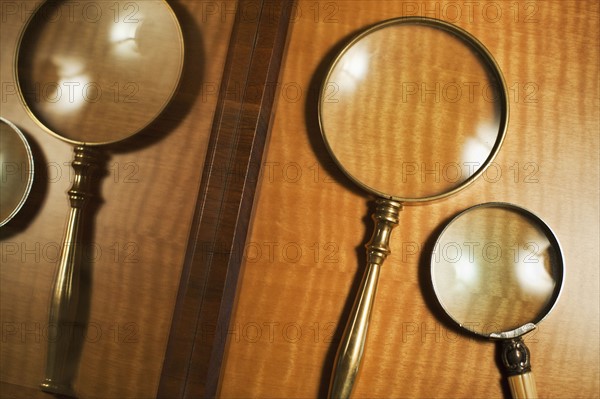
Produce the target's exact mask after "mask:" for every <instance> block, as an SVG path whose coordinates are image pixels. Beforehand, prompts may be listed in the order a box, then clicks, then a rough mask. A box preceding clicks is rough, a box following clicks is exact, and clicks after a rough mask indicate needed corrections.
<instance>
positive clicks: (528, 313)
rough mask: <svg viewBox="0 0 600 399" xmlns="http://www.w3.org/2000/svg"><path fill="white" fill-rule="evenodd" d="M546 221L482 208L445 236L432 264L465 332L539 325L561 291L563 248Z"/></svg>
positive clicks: (444, 300) (443, 299) (445, 302)
mask: <svg viewBox="0 0 600 399" xmlns="http://www.w3.org/2000/svg"><path fill="white" fill-rule="evenodd" d="M540 223H541V222H539V221H537V220H535V219H533V217H532V216H531V215H529V214H526V213H525V212H524V211H523V212H521V211H519V209H517V208H512V207H508V206H505V205H491V206H478V207H474V208H471V209H470V210H467V211H465V212H464V213H462V214H460V215H459V216H458V217H456V218H455V219H454V220H453V221H452V222H451V223H450V224H449V225H448V226H447V227H446V229H445V230H444V231H443V233H442V234H441V235H440V237H439V239H438V241H437V243H436V246H435V249H434V253H433V255H432V260H431V265H432V266H431V267H432V268H431V274H432V280H433V286H434V289H435V293H436V295H437V298H438V300H439V302H440V304H441V305H442V307H443V308H444V309H445V310H446V312H447V313H448V314H449V315H450V316H451V317H452V318H453V319H454V320H455V321H456V322H457V323H459V324H460V325H462V326H463V327H464V328H466V329H468V330H470V331H472V332H475V333H478V334H482V335H489V334H490V333H499V332H507V331H511V330H513V329H515V328H518V327H521V326H523V325H525V324H527V323H534V324H535V323H537V322H539V321H540V320H541V319H542V318H543V317H544V316H545V315H546V314H547V313H548V311H549V310H550V308H551V306H552V305H553V304H554V302H555V300H556V299H557V295H558V291H559V290H560V287H561V283H562V277H563V265H562V260H561V259H562V258H561V255H560V252H559V249H558V250H557V248H558V244H557V243H555V240H554V239H552V238H551V237H550V234H551V233H550V232H549V231H548V230H547V229H545V228H542V225H541V224H540Z"/></svg>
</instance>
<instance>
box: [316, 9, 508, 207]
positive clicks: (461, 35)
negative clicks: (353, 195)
mask: <svg viewBox="0 0 600 399" xmlns="http://www.w3.org/2000/svg"><path fill="white" fill-rule="evenodd" d="M407 24H414V25H425V26H429V27H433V28H437V29H440V30H443V31H445V32H447V33H450V34H452V35H454V36H455V37H457V38H458V39H459V40H461V41H462V42H463V43H465V44H466V45H468V46H470V47H471V48H472V49H473V50H475V51H476V52H477V54H479V56H480V57H481V58H482V63H484V61H485V67H486V70H487V71H488V72H489V73H491V74H492V76H493V78H494V79H495V80H496V81H497V82H498V89H499V90H498V101H499V103H500V108H501V111H500V122H499V130H498V136H497V138H496V142H495V143H494V146H493V147H492V150H491V152H490V154H489V155H488V157H487V159H486V160H485V162H484V163H483V164H482V165H481V166H480V167H479V168H478V169H477V170H476V171H475V173H473V174H472V175H471V176H469V177H468V178H467V179H466V180H465V181H463V182H462V183H461V184H459V185H457V186H456V187H454V188H452V189H450V190H448V191H445V192H442V193H440V194H435V195H431V196H424V197H418V198H409V197H399V196H394V195H391V194H389V193H384V192H382V191H379V190H377V189H375V188H373V187H370V186H368V185H366V184H365V183H363V182H361V181H360V180H359V179H358V178H356V177H354V176H353V175H352V174H351V173H350V172H348V170H347V169H346V168H345V167H344V166H343V165H342V163H341V162H340V161H339V159H338V158H337V157H336V155H335V152H334V151H333V149H332V148H331V146H330V145H329V141H328V140H327V134H326V132H325V129H324V126H323V119H324V117H323V101H324V98H325V96H326V90H327V83H328V82H329V78H330V76H331V74H332V72H333V70H334V69H335V67H336V66H337V64H338V62H339V61H340V60H341V59H342V58H343V57H344V55H346V53H347V52H348V51H349V50H350V48H352V46H354V45H355V44H356V43H358V42H359V41H360V40H362V39H363V38H365V37H366V36H368V35H370V34H371V33H373V32H375V31H378V30H380V29H383V28H386V27H388V26H390V25H407ZM318 119H319V128H320V130H321V137H322V138H323V141H324V143H325V147H326V148H327V151H328V152H329V154H330V155H331V157H332V158H333V161H334V162H335V163H336V165H337V166H338V167H339V168H340V169H341V170H342V171H343V172H344V174H345V175H346V176H348V177H349V178H350V180H352V181H353V182H354V183H356V184H357V185H358V186H359V187H361V188H363V189H364V190H366V191H367V192H369V193H371V194H374V195H376V196H378V197H382V198H388V199H391V200H394V201H399V202H403V203H423V202H432V201H437V200H439V199H442V198H446V197H449V196H451V195H453V194H456V193H457V192H459V191H461V190H463V189H464V188H465V187H467V186H469V185H470V184H471V183H473V182H474V181H475V180H477V178H478V177H479V176H481V175H482V174H483V172H484V171H485V169H486V168H487V167H488V166H489V165H490V164H491V163H492V161H493V160H494V159H495V158H496V155H497V154H498V152H499V151H500V147H501V146H502V143H503V142H504V137H505V136H506V131H507V129H508V119H509V104H508V88H507V86H506V81H505V79H504V75H503V74H502V71H501V70H500V66H499V65H498V63H497V62H496V60H495V59H494V57H493V56H492V54H491V53H490V52H489V50H488V49H487V48H486V47H485V46H484V45H483V44H482V43H481V42H480V41H479V40H478V39H477V38H476V37H475V36H473V35H471V34H470V33H469V32H467V31H466V30H464V29H462V28H459V27H458V26H455V25H453V24H451V23H448V22H445V21H442V20H439V19H435V18H429V17H398V18H392V19H388V20H385V21H383V22H379V23H377V24H375V25H373V26H371V27H370V28H367V29H366V30H364V31H362V32H361V33H360V34H358V35H357V36H356V37H354V38H353V39H352V40H351V41H350V42H349V43H348V44H347V45H346V46H344V48H343V49H342V50H341V51H340V53H339V54H338V55H337V56H336V58H335V59H334V61H333V63H332V64H331V66H330V67H329V70H328V71H327V76H326V77H325V79H324V80H323V82H322V84H321V88H320V92H319V101H318Z"/></svg>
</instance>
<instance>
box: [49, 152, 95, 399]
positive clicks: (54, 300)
mask: <svg viewBox="0 0 600 399" xmlns="http://www.w3.org/2000/svg"><path fill="white" fill-rule="evenodd" d="M98 156H99V154H97V153H96V151H94V150H92V149H91V148H89V147H84V146H78V147H76V148H75V157H74V160H73V163H72V164H71V165H72V167H73V170H74V171H75V178H74V181H73V185H72V187H71V189H70V190H69V200H70V203H71V210H70V212H69V218H68V221H67V227H66V230H65V238H64V241H63V245H62V249H61V254H60V260H59V263H58V270H57V272H56V277H55V279H54V285H53V288H52V297H51V300H50V311H49V317H48V327H49V328H51V329H52V330H53V331H54V334H53V335H54V336H53V337H52V339H48V354H47V358H46V375H45V378H44V381H43V382H42V383H41V384H40V387H41V389H42V390H43V391H46V392H52V393H56V394H61V395H73V392H72V389H71V379H72V377H73V376H72V375H71V374H72V372H73V368H72V365H70V364H69V354H70V352H69V347H70V346H71V342H72V335H73V328H74V325H75V322H76V316H77V306H78V303H79V272H80V264H81V261H82V255H83V242H82V233H83V222H84V209H85V207H86V205H87V203H88V202H89V198H90V196H91V194H90V190H91V187H90V186H91V180H92V175H93V174H94V169H95V168H96V164H97V161H98Z"/></svg>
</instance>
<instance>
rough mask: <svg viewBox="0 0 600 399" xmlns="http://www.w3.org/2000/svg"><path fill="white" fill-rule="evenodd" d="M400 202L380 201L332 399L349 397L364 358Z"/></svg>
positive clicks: (337, 361) (337, 364)
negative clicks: (373, 309)
mask: <svg viewBox="0 0 600 399" xmlns="http://www.w3.org/2000/svg"><path fill="white" fill-rule="evenodd" d="M401 209H402V205H401V204H400V203H399V202H396V201H391V200H386V199H378V200H377V207H376V209H375V213H374V214H373V216H372V217H373V220H374V221H375V230H374V232H373V236H372V237H371V240H370V241H369V242H368V243H367V245H366V247H367V269H366V270H365V274H364V276H363V279H362V282H361V284H360V288H359V291H358V295H357V297H356V299H355V300H354V305H353V306H352V312H351V313H350V318H349V319H348V322H347V324H346V328H345V330H344V334H343V336H342V340H341V342H340V346H339V348H338V351H337V354H336V359H335V363H334V368H333V374H332V376H331V384H330V386H329V398H335V399H338V398H349V397H350V394H351V393H352V388H353V387H354V381H355V380H356V376H357V374H358V370H359V368H360V363H361V360H362V357H363V352H364V347H365V342H366V340H367V330H368V328H369V320H370V318H371V309H372V308H373V302H374V301H375V293H376V292H377V282H378V279H379V271H380V269H381V265H382V264H383V261H384V260H385V258H386V257H387V256H388V255H389V254H390V249H389V240H390V235H391V232H392V229H393V228H394V227H396V226H397V225H398V214H399V212H400V210H401Z"/></svg>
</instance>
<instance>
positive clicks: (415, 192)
mask: <svg viewBox="0 0 600 399" xmlns="http://www.w3.org/2000/svg"><path fill="white" fill-rule="evenodd" d="M319 123H320V128H321V133H322V136H323V140H324V142H325V145H326V147H327V149H328V151H329V153H330V155H331V156H332V158H333V159H334V161H335V163H336V164H337V166H338V167H339V168H340V169H341V170H342V171H343V172H344V173H345V174H346V175H347V176H348V177H349V178H350V179H351V180H352V181H353V182H354V183H356V184H357V185H358V186H359V187H361V188H362V189H364V190H365V191H366V192H368V193H370V194H371V195H373V196H375V197H376V198H377V200H376V209H375V212H374V214H373V219H374V221H375V231H374V233H373V236H372V238H371V240H370V241H369V243H368V244H367V245H366V247H367V268H366V270H365V274H364V277H363V280H362V283H361V285H360V288H359V292H358V295H357V297H356V299H355V302H354V306H353V308H352V311H351V314H350V317H349V320H348V322H347V324H346V328H345V330H344V334H343V336H342V340H341V342H340V346H339V349H338V352H337V355H336V359H335V363H334V370H333V374H332V379H331V384H330V389H329V396H330V397H334V398H347V397H349V396H350V394H351V392H352V389H353V386H354V382H355V379H356V376H357V374H358V370H359V366H360V363H361V360H362V357H363V352H364V346H365V342H366V336H367V330H368V325H369V319H370V314H371V309H372V307H373V302H374V299H375V293H376V289H377V281H378V278H379V273H380V268H381V265H382V264H383V262H384V260H385V258H386V257H387V256H388V255H389V254H390V249H389V239H390V235H391V231H392V229H393V228H394V227H395V226H396V225H397V224H398V219H399V212H400V210H401V209H402V206H403V204H420V203H426V202H431V201H435V200H440V199H443V198H446V197H448V196H450V195H453V194H455V193H457V192H459V191H460V190H463V189H464V188H465V187H467V186H468V185H469V184H471V183H473V182H474V181H475V180H476V179H477V177H479V176H480V175H481V174H482V173H483V172H484V171H485V169H486V168H487V167H488V165H490V163H491V162H492V161H493V159H494V157H495V156H496V154H497V153H498V151H499V150H500V146H501V144H502V142H503V140H504V136H505V133H506V129H507V125H508V96H507V89H506V84H505V81H504V78H503V76H502V73H501V71H500V68H499V67H498V65H497V63H496V61H495V60H494V58H493V57H492V55H491V54H490V52H489V51H488V50H487V49H486V48H485V47H484V46H483V44H481V43H480V42H479V41H478V40H477V39H476V38H475V37H473V36H472V35H471V34H469V33H468V32H466V31H464V30H463V29H461V28H459V27H457V26H455V25H452V24H450V23H447V22H444V21H441V20H437V19H432V18H426V17H402V18H396V19H391V20H387V21H383V22H381V23H378V24H376V25H374V26H372V27H370V28H368V29H366V30H365V31H363V32H362V33H360V34H358V35H357V36H356V37H355V38H354V39H353V40H351V41H350V42H349V44H348V45H346V46H345V47H344V48H343V49H342V51H341V52H340V53H339V55H338V56H337V58H335V60H334V61H333V64H332V65H331V67H330V69H329V71H328V74H327V76H326V78H325V80H324V82H323V84H322V88H321V93H320V98H319Z"/></svg>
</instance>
